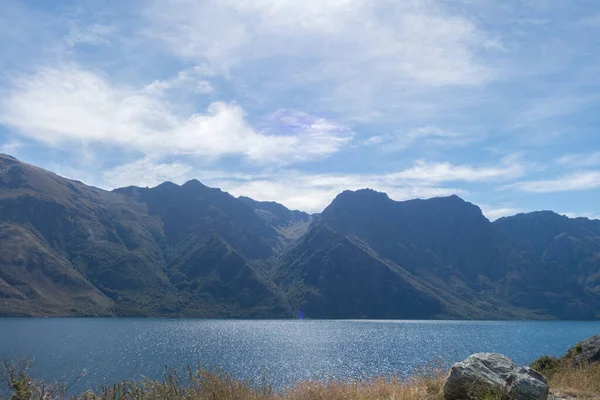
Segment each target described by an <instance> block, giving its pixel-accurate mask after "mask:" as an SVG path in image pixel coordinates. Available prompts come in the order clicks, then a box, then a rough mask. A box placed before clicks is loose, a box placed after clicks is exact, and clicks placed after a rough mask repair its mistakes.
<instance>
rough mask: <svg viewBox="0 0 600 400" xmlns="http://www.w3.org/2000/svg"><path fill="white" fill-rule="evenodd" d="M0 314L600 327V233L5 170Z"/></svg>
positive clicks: (438, 205) (384, 201) (444, 207)
mask: <svg viewBox="0 0 600 400" xmlns="http://www.w3.org/2000/svg"><path fill="white" fill-rule="evenodd" d="M0 238H1V239H2V240H1V241H0V315H39V316H52V315H61V316H62V315H65V316H67V315H71V316H76V315H91V316H93V315H115V316H193V317H229V318H240V317H247V318H255V317H260V318H266V317H268V318H276V317H286V318H288V317H293V316H294V315H296V314H297V313H298V312H302V313H303V314H304V315H305V316H307V317H313V318H427V319H429V318H466V319H524V318H526V319H548V318H553V319H555V318H560V319H597V318H599V317H600V314H599V313H598V311H597V310H598V306H599V304H600V302H599V299H600V221H598V220H589V219H586V218H568V217H566V216H560V215H558V214H556V213H553V212H549V211H542V212H534V213H526V214H518V215H515V216H512V217H504V218H500V219H498V220H496V221H494V222H491V221H489V220H488V219H487V218H486V217H485V216H484V215H483V213H482V211H481V209H480V208H479V207H478V206H476V205H474V204H472V203H469V202H466V201H464V200H463V199H461V198H460V197H458V196H456V195H453V196H448V197H438V198H432V199H414V200H407V201H394V200H392V199H390V198H389V196H388V195H387V194H385V193H382V192H377V191H375V190H372V189H361V190H358V191H343V192H342V193H340V194H339V195H338V196H336V197H335V198H334V199H333V200H332V202H331V204H330V205H329V206H328V207H326V208H325V210H323V212H322V213H320V214H308V213H304V212H302V211H297V210H289V209H287V208H286V207H285V206H283V205H281V204H278V203H275V202H261V201H256V200H253V199H251V198H248V197H245V196H240V197H235V196H232V195H231V194H229V193H227V192H224V191H222V190H220V189H217V188H210V187H208V186H206V185H204V184H202V183H201V182H199V181H198V180H190V181H188V182H186V183H185V184H183V185H177V184H175V183H172V182H164V183H162V184H160V185H157V186H155V187H153V188H142V187H136V186H129V187H124V188H118V189H115V190H113V191H105V190H102V189H99V188H95V187H91V186H87V185H85V184H83V183H81V182H79V181H74V180H69V179H66V178H62V177H60V176H58V175H56V174H54V173H52V172H49V171H46V170H43V169H41V168H38V167H34V166H31V165H28V164H25V163H22V162H20V161H18V160H17V159H15V158H14V157H10V156H7V155H0Z"/></svg>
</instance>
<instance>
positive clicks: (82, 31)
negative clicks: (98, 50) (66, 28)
mask: <svg viewBox="0 0 600 400" xmlns="http://www.w3.org/2000/svg"><path fill="white" fill-rule="evenodd" d="M116 33H117V28H116V27H115V26H113V25H103V24H94V25H91V26H86V27H77V28H74V29H72V30H71V31H70V32H69V34H68V35H67V36H65V38H64V42H65V44H66V45H67V46H69V47H75V46H77V45H79V44H93V45H110V44H111V42H110V37H111V36H113V35H114V34H116Z"/></svg>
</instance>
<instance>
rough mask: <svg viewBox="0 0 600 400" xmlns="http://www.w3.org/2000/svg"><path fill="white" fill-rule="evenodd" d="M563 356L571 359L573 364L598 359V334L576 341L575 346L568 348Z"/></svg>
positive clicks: (599, 355)
mask: <svg viewBox="0 0 600 400" xmlns="http://www.w3.org/2000/svg"><path fill="white" fill-rule="evenodd" d="M564 357H565V358H567V359H570V360H572V362H573V364H574V365H581V364H586V363H593V362H598V361H600V335H596V336H592V337H591V338H589V339H586V340H584V341H583V342H579V343H577V346H575V347H572V348H570V349H569V350H568V351H567V353H566V354H565V356H564Z"/></svg>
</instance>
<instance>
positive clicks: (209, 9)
mask: <svg viewBox="0 0 600 400" xmlns="http://www.w3.org/2000/svg"><path fill="white" fill-rule="evenodd" d="M145 15H146V17H147V18H148V20H149V22H150V26H149V27H148V29H147V30H146V32H147V34H148V35H150V36H151V37H153V38H155V39H157V40H160V41H162V42H163V43H165V45H166V47H167V49H169V50H170V51H171V52H173V53H174V54H177V55H178V56H180V57H183V58H185V59H188V60H194V61H196V62H205V61H206V62H209V63H210V64H211V65H212V66H213V67H214V68H216V69H218V70H221V71H229V70H230V69H231V68H235V67H237V66H241V65H247V64H248V63H252V62H254V61H256V60H270V59H273V58H274V57H277V58H279V60H281V59H287V60H290V63H289V64H288V65H291V66H293V67H294V63H293V61H292V60H294V59H298V58H299V56H301V57H302V58H304V59H309V60H311V65H312V67H311V70H308V71H306V70H305V71H303V73H301V74H300V75H302V76H303V77H304V78H308V79H309V80H310V79H315V78H316V77H317V76H318V77H320V80H323V81H332V80H333V79H335V80H336V81H337V82H338V83H346V82H347V81H348V79H347V78H348V76H352V77H353V78H356V77H358V76H360V77H361V78H362V79H363V80H364V79H376V80H380V79H384V80H385V81H386V82H387V84H389V83H390V82H392V83H394V84H396V83H404V84H407V83H411V84H412V83H419V84H422V85H429V86H445V85H471V84H477V83H481V82H485V81H487V80H489V79H492V76H493V71H492V70H491V69H490V68H488V67H487V66H486V65H485V64H484V63H483V62H482V61H481V60H480V59H479V58H478V52H480V51H488V50H490V49H493V48H497V47H498V46H499V45H498V42H497V41H496V40H494V39H490V38H489V37H488V35H487V34H485V33H484V32H482V31H481V30H480V29H479V28H478V27H477V26H476V25H475V23H474V22H473V21H471V20H469V19H467V18H465V17H461V16H457V15H453V14H451V13H450V12H449V11H447V10H446V9H444V7H443V6H442V3H441V2H437V1H425V2H423V1H412V0H410V1H403V2H391V1H384V2H372V1H368V0H334V1H328V2H322V1H320V0H307V1H303V2H298V1H294V0H243V1H239V0H221V1H217V0H207V1H202V2H197V1H192V0H160V1H153V2H151V5H150V6H149V7H148V8H147V10H146V13H145ZM339 67H343V68H339ZM279 72H280V73H283V74H287V76H288V78H289V79H286V80H285V81H286V82H290V81H292V80H295V79H294V78H295V77H297V76H298V70H297V69H296V68H291V69H289V68H286V69H284V70H280V71H279ZM307 74H308V75H307ZM309 75H310V77H309ZM316 79H319V78H316Z"/></svg>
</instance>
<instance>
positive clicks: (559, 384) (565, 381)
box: [549, 361, 600, 400]
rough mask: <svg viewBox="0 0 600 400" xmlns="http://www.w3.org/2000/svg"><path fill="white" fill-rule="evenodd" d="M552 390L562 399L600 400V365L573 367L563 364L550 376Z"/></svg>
mask: <svg viewBox="0 0 600 400" xmlns="http://www.w3.org/2000/svg"><path fill="white" fill-rule="evenodd" d="M549 382H550V388H551V390H552V392H553V393H554V394H555V395H557V396H560V397H566V398H576V399H578V400H579V399H581V400H583V399H587V400H590V399H594V400H600V364H598V363H596V364H586V365H582V366H577V367H576V366H573V365H571V364H570V363H569V362H568V361H565V362H562V364H561V366H560V367H559V369H558V371H557V372H555V373H554V374H552V375H551V376H550V379H549Z"/></svg>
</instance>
